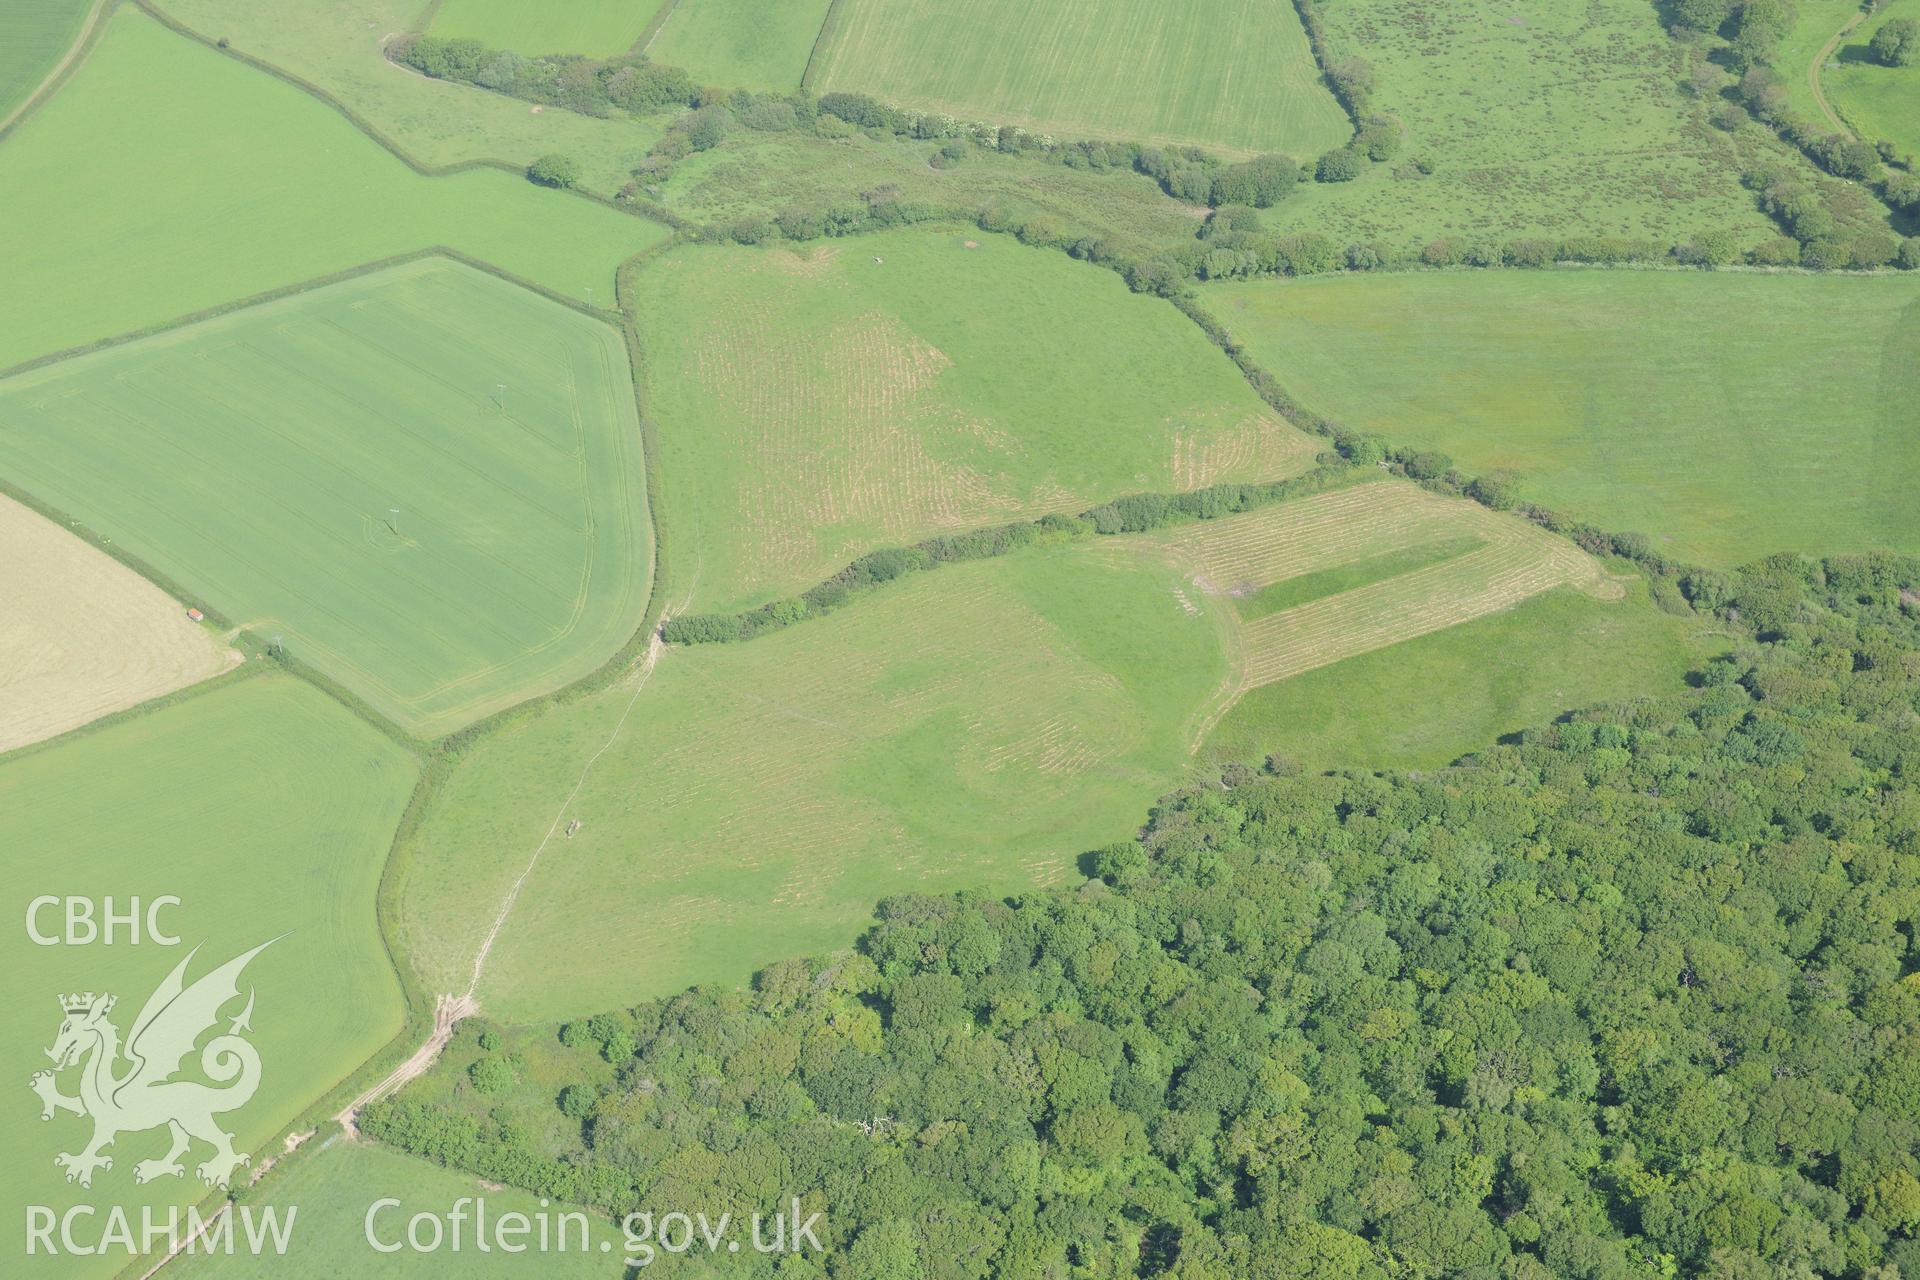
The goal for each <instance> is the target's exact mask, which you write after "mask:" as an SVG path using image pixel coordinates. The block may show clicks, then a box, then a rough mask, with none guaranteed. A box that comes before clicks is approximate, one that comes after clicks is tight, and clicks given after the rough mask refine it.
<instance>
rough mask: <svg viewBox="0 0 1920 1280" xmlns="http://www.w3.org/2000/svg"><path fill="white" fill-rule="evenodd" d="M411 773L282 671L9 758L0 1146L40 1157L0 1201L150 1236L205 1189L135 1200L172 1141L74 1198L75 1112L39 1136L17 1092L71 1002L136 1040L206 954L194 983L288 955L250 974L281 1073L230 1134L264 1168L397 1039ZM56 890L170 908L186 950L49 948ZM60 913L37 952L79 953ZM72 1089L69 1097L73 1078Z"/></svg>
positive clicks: (10, 1171)
mask: <svg viewBox="0 0 1920 1280" xmlns="http://www.w3.org/2000/svg"><path fill="white" fill-rule="evenodd" d="M416 772H417V770H416V768H415V763H414V761H413V760H412V759H411V758H410V757H409V756H408V755H407V753H406V752H404V751H402V750H401V749H400V748H399V747H397V746H395V745H394V744H393V743H392V742H391V741H390V740H388V739H386V738H384V737H382V736H381V735H380V734H379V733H377V732H375V731H374V730H373V729H371V728H370V727H368V726H367V724H366V723H365V722H363V721H361V720H359V719H357V718H355V717H354V716H353V715H351V714H350V713H348V712H347V711H345V710H343V709H342V708H341V707H340V706H339V704H337V703H336V702H334V701H333V700H332V699H330V698H328V697H327V696H326V695H325V694H323V693H321V692H320V691H319V690H317V689H314V688H313V687H311V686H309V685H306V684H304V683H302V682H300V681H298V680H295V679H292V678H290V677H288V676H285V675H278V674H272V675H269V674H255V675H252V676H251V678H246V677H235V678H230V679H228V680H225V681H222V682H220V683H219V684H217V685H215V686H210V687H208V688H205V689H200V690H195V691H193V692H191V693H189V694H187V695H185V696H183V697H182V698H181V699H180V700H178V701H176V702H173V703H171V704H168V705H165V706H162V707H160V708H159V709H157V710H153V711H151V712H148V713H147V714H145V715H142V716H140V717H139V718H137V719H133V720H129V721H125V722H122V723H119V724H114V725H108V726H104V727H102V728H100V729H98V730H95V731H92V732H88V733H83V734H79V735H75V736H73V737H70V738H66V739H64V740H62V741H60V742H55V743H51V744H48V745H47V746H45V747H41V748H38V749H31V750H28V751H25V752H20V753H17V754H14V755H10V756H7V757H6V758H5V759H4V760H0V882H4V884H5V885H6V890H5V904H4V905H5V910H6V913H7V916H8V918H9V919H10V921H11V922H12V926H13V927H12V928H11V929H9V930H8V932H7V937H6V940H5V942H4V944H3V945H4V951H0V955H4V958H5V963H6V967H7V972H8V973H9V975H10V979H9V981H8V984H7V994H6V997H5V1012H6V1019H7V1025H8V1026H9V1027H11V1028H13V1029H14V1030H15V1034H12V1035H9V1036H8V1037H7V1038H6V1041H5V1043H4V1044H0V1070H4V1072H5V1074H6V1077H7V1079H8V1081H9V1082H10V1087H11V1088H13V1089H15V1090H17V1091H18V1096H17V1097H16V1098H15V1099H14V1101H15V1103H16V1105H14V1106H12V1107H9V1108H7V1109H6V1110H5V1112H4V1113H0V1140H4V1141H5V1143H6V1145H7V1148H8V1149H9V1150H13V1151H31V1152H33V1153H34V1157H35V1158H34V1159H32V1160H26V1159H21V1160H14V1161H9V1162H8V1163H7V1167H6V1168H5V1170H3V1171H0V1198H4V1199H5V1201H6V1202H7V1203H9V1204H13V1205H24V1204H37V1205H49V1206H55V1207H56V1208H57V1209H59V1210H64V1209H65V1208H66V1207H67V1206H70V1205H75V1204H88V1203H93V1202H95V1201H97V1200H99V1199H101V1198H102V1197H104V1196H108V1195H110V1196H112V1198H113V1201H112V1202H113V1203H115V1204H123V1205H126V1206H128V1207H129V1210H130V1211H131V1212H132V1213H134V1214H135V1218H134V1220H135V1221H136V1222H137V1221H139V1218H138V1216H137V1215H138V1208H139V1206H140V1205H142V1204H152V1205H158V1206H165V1205H169V1204H185V1203H188V1202H191V1201H197V1200H198V1199H199V1198H200V1197H201V1196H202V1195H204V1194H205V1192H206V1188H205V1186H203V1185H202V1184H201V1183H200V1182H199V1181H198V1180H197V1179H195V1178H194V1177H193V1175H192V1172H191V1170H189V1171H188V1172H187V1173H186V1174H185V1175H184V1176H182V1177H179V1178H160V1179H159V1180H157V1181H153V1182H150V1183H148V1184H147V1185H145V1186H139V1185H136V1183H135V1181H134V1165H135V1164H136V1163H137V1162H138V1161H140V1160H144V1159H148V1158H155V1159H157V1158H158V1157H160V1156H162V1155H164V1154H165V1150H166V1143H167V1135H166V1131H165V1129H164V1128H160V1129H155V1130H152V1131H146V1132H128V1133H126V1134H124V1135H123V1136H122V1137H121V1138H120V1139H119V1140H118V1142H117V1144H116V1145H115V1146H114V1147H113V1149H112V1151H111V1153H110V1154H112V1155H113V1156H115V1157H117V1159H116V1160H115V1162H114V1168H113V1169H111V1170H108V1171H106V1172H103V1173H101V1174H99V1175H98V1176H97V1178H96V1180H95V1182H94V1185H93V1187H92V1194H89V1193H88V1191H87V1190H84V1189H82V1188H80V1187H79V1186H77V1185H72V1184H69V1183H67V1182H66V1181H65V1180H64V1178H63V1177H62V1174H61V1171H60V1170H59V1169H58V1168H57V1167H56V1166H55V1164H54V1162H53V1159H52V1154H53V1152H55V1151H77V1150H79V1149H80V1145H81V1144H83V1143H84V1142H85V1138H86V1135H87V1134H88V1132H90V1129H91V1126H90V1125H89V1124H88V1123H87V1122H86V1121H85V1120H84V1119H82V1118H80V1117H76V1116H73V1115H67V1114H59V1115H57V1116H56V1117H55V1118H54V1119H52V1120H47V1121H42V1120H41V1118H40V1105H39V1104H38V1103H37V1102H36V1101H35V1100H34V1099H33V1098H32V1097H31V1096H30V1095H29V1094H28V1093H27V1088H26V1085H27V1078H28V1076H29V1075H30V1074H31V1073H33V1072H34V1071H37V1070H44V1069H46V1068H47V1066H48V1065H49V1064H48V1058H47V1056H46V1054H45V1053H43V1052H42V1051H43V1050H44V1049H46V1048H47V1047H48V1046H49V1045H52V1044H53V1043H54V1039H55V1033H56V1032H57V1031H58V1029H59V1027H60V1021H61V1011H60V1006H59V1004H58V1002H57V999H56V997H58V996H59V995H60V994H61V993H64V992H72V991H94V992H109V993H111V994H113V995H115V996H117V997H118V999H119V1001H120V1005H121V1007H122V1013H121V1016H120V1019H119V1020H120V1022H121V1024H122V1026H123V1027H124V1026H125V1025H127V1024H128V1023H130V1022H131V1020H132V1019H133V1016H134V1014H135V1013H136V1012H137V1011H138V1010H139V1009H140V1007H141V1004H142V1002H143V1001H145V1000H146V998H147V997H148V995H149V994H151V993H152V992H153V991H155V990H156V989H157V988H159V987H160V985H161V982H162V980H163V979H164V978H165V977H166V976H167V972H168V970H170V969H171V968H172V967H173V966H174V965H175V964H176V963H177V962H178V961H179V960H180V959H182V958H183V957H184V956H185V955H186V952H187V950H188V949H190V948H192V947H194V946H200V945H202V944H204V945H203V949H202V951H201V953H200V955H199V956H198V958H197V959H196V961H195V964H194V968H193V969H192V970H191V972H190V976H191V977H198V976H199V975H200V974H201V973H203V972H205V971H206V970H207V969H211V968H213V967H215V966H217V965H220V964H224V963H225V962H226V961H228V960H230V959H232V958H233V957H234V956H236V955H238V954H240V953H241V952H243V951H245V950H247V949H248V948H250V947H253V946H256V945H258V944H259V943H262V942H265V941H267V940H268V939H270V938H276V937H278V938H279V940H278V941H277V942H275V943H274V944H273V945H272V946H270V947H268V948H267V950H266V951H264V952H262V953H261V955H260V956H259V958H258V959H256V960H255V961H253V963H252V964H251V965H250V966H249V967H248V969H247V971H246V975H247V979H248V980H249V981H250V982H251V983H252V985H253V987H254V990H255V993H256V995H257V1003H256V1007H255V1009H254V1013H253V1019H252V1028H253V1037H254V1040H255V1042H256V1044H257V1046H258V1049H259V1052H260V1055H261V1058H262V1060H263V1061H264V1062H265V1063H267V1064H270V1066H271V1070H267V1071H263V1072H262V1074H261V1084H260V1089H259V1092H258V1094H257V1095H256V1096H255V1098H254V1099H253V1101H252V1102H251V1103H250V1104H249V1105H248V1106H247V1108H246V1109H245V1110H240V1111H236V1112H235V1113H234V1114H233V1115H232V1116H231V1117H230V1118H229V1119H228V1120H227V1124H228V1127H229V1128H231V1129H233V1130H234V1131H235V1134H236V1145H237V1147H238V1149H239V1150H241V1151H252V1152H255V1153H257V1154H258V1155H259V1156H260V1157H262V1158H264V1157H265V1156H267V1155H269V1154H271V1152H270V1151H268V1150H266V1149H265V1148H264V1144H265V1143H267V1141H268V1140H269V1139H271V1138H272V1137H273V1135H274V1134H275V1132H276V1131H278V1130H279V1129H281V1128H282V1127H284V1126H286V1125H287V1124H289V1123H291V1122H292V1121H293V1120H294V1119H295V1117H296V1116H298V1115H299V1114H300V1113H301V1111H303V1110H304V1109H305V1108H306V1107H307V1106H308V1105H310V1104H311V1102H312V1101H313V1100H314V1099H315V1098H318V1097H319V1096H321V1095H322V1094H324V1093H325V1092H326V1091H327V1090H329V1089H331V1088H333V1087H334V1086H335V1084H337V1083H338V1082H339V1080H340V1079H341V1078H342V1077H343V1076H345V1075H346V1074H347V1073H348V1072H350V1071H352V1070H353V1069H354V1068H355V1067H356V1066H358V1065H359V1064H360V1063H361V1062H363V1061H364V1060H365V1059H366V1058H367V1057H368V1056H369V1055H370V1054H372V1053H374V1052H375V1051H377V1050H378V1049H379V1047H380V1046H381V1044H382V1043H384V1042H385V1041H386V1040H387V1039H388V1038H389V1037H390V1036H392V1035H394V1034H395V1033H396V1032H397V1031H398V1030H399V1029H400V1024H401V1020H402V1016H403V1012H404V1009H403V1005H402V1002H401V997H400V988H399V984H398V982H397V981H396V980H395V976H394V972H393V967H392V964H391V962H390V960H389V959H388V955H387V951H386V949H385V947H384V946H383V945H382V943H381V936H380V928H379V925H378V923H377V922H376V919H375V913H374V888H375V886H376V885H377V884H378V882H379V879H380V873H381V867H382V865H383V864H384V862H385V860H386V856H387V851H388V848H389V846H390V844H391V842H392V839H393V830H394V824H395V823H397V822H398V821H399V819H400V812H401V810H402V809H403V808H404V807H405V805H406V802H407V796H408V793H409V792H410V791H411V790H412V789H413V784H414V779H415V776H416ZM56 869H57V870H56ZM48 893H52V894H55V895H56V896H58V897H60V898H62V899H65V898H67V897H78V898H87V899H92V900H94V904H95V905H94V911H95V913H96V917H97V919H96V923H100V922H103V921H104V908H103V907H102V906H101V905H100V900H102V899H104V898H106V897H107V896H109V895H111V896H112V897H113V899H114V905H115V909H116V910H117V911H119V912H122V913H124V912H125V911H126V910H127V909H128V904H129V901H130V900H131V899H133V898H136V897H137V898H139V899H141V900H142V901H143V902H145V903H149V904H150V903H152V901H153V900H154V899H155V898H157V897H160V896H163V895H172V896H175V897H178V898H179V899H180V903H179V905H178V906H175V907H169V908H166V909H165V910H164V911H163V913H162V914H161V915H160V916H158V917H157V919H158V921H159V923H160V924H161V925H162V926H163V927H164V928H165V929H166V930H168V931H169V932H170V933H171V934H172V935H173V936H177V937H178V938H179V939H180V940H181V942H180V946H179V947H177V948H170V947H166V946H161V945H157V944H156V943H155V942H153V941H152V940H151V939H146V940H144V941H142V942H141V943H139V944H138V945H130V944H129V941H128V939H127V937H126V933H125V929H126V926H125V925H122V926H121V932H120V933H119V935H118V936H117V937H116V939H115V941H114V942H113V944H112V945H102V944H101V943H99V942H98V941H97V940H96V941H95V943H94V944H93V945H79V944H75V945H51V946H43V945H37V944H36V943H35V942H33V941H32V940H31V939H30V938H29V935H28V933H27V931H26V927H25V926H26V923H27V920H28V908H29V904H30V903H31V901H32V900H33V899H35V898H36V897H38V896H40V895H42V894H48ZM64 910H65V908H64V906H63V905H56V906H53V907H46V908H42V909H41V910H40V912H39V913H38V914H37V915H36V917H35V922H36V926H37V928H38V930H39V931H40V932H41V934H42V935H43V936H49V935H50V936H53V937H56V938H57V937H61V936H63V935H64V936H69V937H81V936H83V935H81V934H78V933H75V934H71V935H68V934H66V930H65V929H64V926H63V920H64ZM283 935H284V936H283ZM143 937H144V935H143ZM234 1011H235V1012H237V1011H238V1005H237V1004H236V1005H235V1009H234ZM122 1070H123V1069H121V1068H116V1072H120V1071H122ZM62 1089H63V1092H65V1093H68V1094H71V1093H72V1092H73V1085H72V1082H71V1081H67V1082H63V1084H62ZM201 1150H202V1153H203V1154H204V1152H205V1148H202V1149H201ZM43 1153H44V1156H43ZM102 1212H104V1210H102ZM161 1220H162V1221H163V1222H164V1221H165V1216H164V1212H163V1213H162V1218H161ZM22 1230H23V1218H22V1215H20V1214H18V1213H15V1214H9V1215H7V1218H6V1222H5V1224H4V1226H0V1249H5V1250H6V1251H7V1253H8V1254H9V1255H10V1256H13V1257H19V1256H21V1255H22V1253H23V1245H24V1242H23V1239H22V1235H21V1233H22ZM123 1257H124V1255H123ZM42 1261H43V1262H44V1261H45V1260H44V1258H43V1259H42ZM96 1261H98V1260H96ZM67 1265H69V1266H71V1264H70V1263H69V1264H67ZM108 1270H109V1272H110V1270H111V1268H109V1269H108ZM59 1274H63V1275H67V1274H74V1271H73V1270H67V1271H62V1272H60V1273H59Z"/></svg>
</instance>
